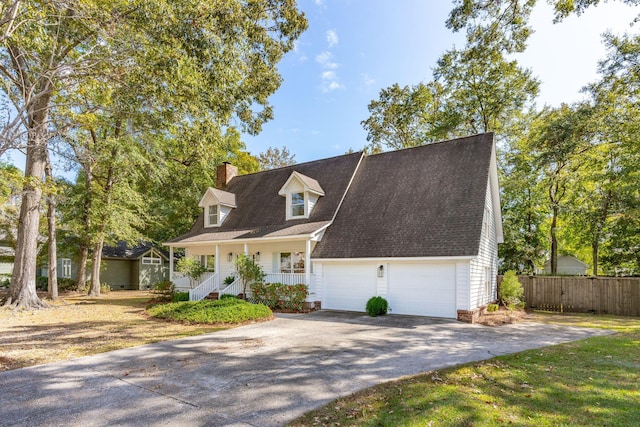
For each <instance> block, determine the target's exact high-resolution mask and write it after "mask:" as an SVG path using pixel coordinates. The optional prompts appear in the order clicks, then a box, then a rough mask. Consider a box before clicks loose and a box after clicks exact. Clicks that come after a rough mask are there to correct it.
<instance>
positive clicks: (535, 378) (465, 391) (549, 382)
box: [291, 314, 640, 427]
mask: <svg viewBox="0 0 640 427" xmlns="http://www.w3.org/2000/svg"><path fill="white" fill-rule="evenodd" d="M537 317H538V319H537V320H538V321H542V322H548V323H561V324H567V325H572V326H585V327H596V328H609V329H615V330H617V331H618V333H617V334H615V335H609V336H603V337H596V338H589V339H585V340H582V341H577V342H573V343H569V344H561V345H557V346H553V347H546V348H543V349H538V350H530V351H525V352H522V353H517V354H513V355H509V356H501V357H496V358H494V359H490V360H487V361H484V362H479V363H473V364H469V365H463V366H458V367H453V368H449V369H443V370H440V371H437V372H428V373H425V374H422V375H417V376H414V377H410V378H406V379H403V380H400V381H396V382H391V383H386V384H382V385H379V386H377V387H374V388H371V389H368V390H364V391H362V392H360V393H356V394H354V395H351V396H349V397H347V398H343V399H338V400H336V401H334V402H331V403H330V404H328V405H327V406H325V407H324V408H321V409H319V410H317V411H313V412H311V413H308V414H306V415H305V416H304V417H302V418H300V419H298V420H296V421H294V422H293V423H291V425H294V426H310V425H332V426H334V425H335V426H337V425H340V426H347V425H358V426H421V427H423V426H503V425H517V426H536V427H537V426H639V425H640V319H639V318H625V317H612V316H594V315H579V314H578V315H576V314H570V315H552V314H538V315H537Z"/></svg>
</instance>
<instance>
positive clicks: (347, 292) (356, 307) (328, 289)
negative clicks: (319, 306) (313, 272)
mask: <svg viewBox="0 0 640 427" xmlns="http://www.w3.org/2000/svg"><path fill="white" fill-rule="evenodd" d="M323 275H324V295H325V300H324V303H323V307H324V308H327V309H331V310H349V311H364V310H365V306H366V304H367V301H368V300H369V298H371V297H372V296H374V295H375V292H376V270H375V266H371V265H363V264H353V265H327V264H325V265H324V267H323Z"/></svg>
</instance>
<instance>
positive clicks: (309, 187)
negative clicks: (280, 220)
mask: <svg viewBox="0 0 640 427" xmlns="http://www.w3.org/2000/svg"><path fill="white" fill-rule="evenodd" d="M278 194H279V195H281V196H284V197H285V198H286V206H287V207H286V218H287V219H301V218H309V215H311V212H312V211H313V208H314V206H315V205H316V202H317V201H318V199H319V198H320V197H321V196H324V191H323V190H322V187H320V184H319V183H318V181H316V180H315V179H313V178H309V177H308V176H305V175H302V174H301V173H299V172H295V171H294V172H293V173H292V174H291V175H290V176H289V179H287V182H285V184H284V185H283V186H282V188H281V189H280V191H279V192H278Z"/></svg>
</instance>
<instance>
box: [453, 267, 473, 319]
mask: <svg viewBox="0 0 640 427" xmlns="http://www.w3.org/2000/svg"><path fill="white" fill-rule="evenodd" d="M469 275H470V265H469V261H458V262H457V263H456V309H457V310H470V308H471V299H470V294H471V290H470V287H471V284H470V282H469V279H470V277H469Z"/></svg>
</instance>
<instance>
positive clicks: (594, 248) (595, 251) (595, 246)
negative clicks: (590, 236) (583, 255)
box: [591, 241, 600, 276]
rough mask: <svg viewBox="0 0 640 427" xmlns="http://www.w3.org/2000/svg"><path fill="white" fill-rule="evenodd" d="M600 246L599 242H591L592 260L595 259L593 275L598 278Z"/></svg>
mask: <svg viewBox="0 0 640 427" xmlns="http://www.w3.org/2000/svg"><path fill="white" fill-rule="evenodd" d="M599 246H600V245H599V244H598V242H597V241H595V242H591V254H592V258H593V275H594V276H597V275H598V249H600V248H599Z"/></svg>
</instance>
